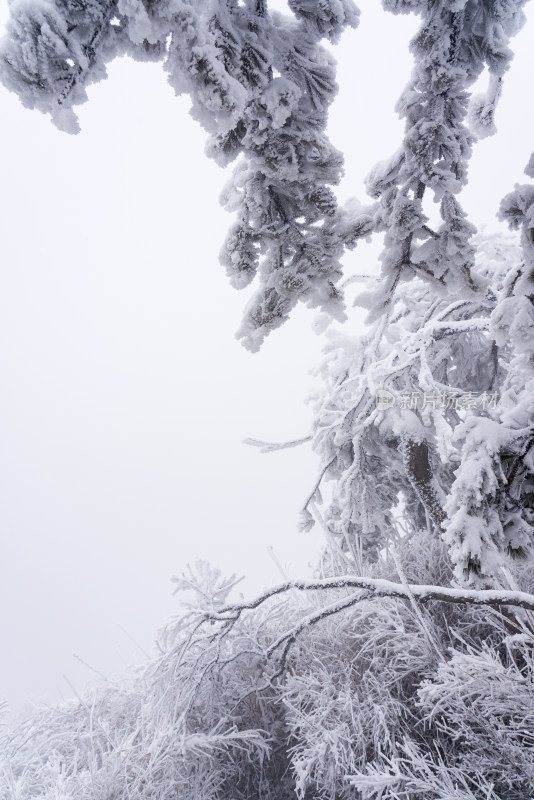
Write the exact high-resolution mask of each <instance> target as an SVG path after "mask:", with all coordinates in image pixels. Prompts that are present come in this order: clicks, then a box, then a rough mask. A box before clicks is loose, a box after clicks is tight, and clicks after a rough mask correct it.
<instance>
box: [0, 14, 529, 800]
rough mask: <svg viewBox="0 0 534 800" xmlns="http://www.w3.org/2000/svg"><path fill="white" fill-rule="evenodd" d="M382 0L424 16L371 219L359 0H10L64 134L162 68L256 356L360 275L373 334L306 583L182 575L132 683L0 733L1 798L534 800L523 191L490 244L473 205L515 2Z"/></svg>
mask: <svg viewBox="0 0 534 800" xmlns="http://www.w3.org/2000/svg"><path fill="white" fill-rule="evenodd" d="M383 5H384V7H385V9H386V10H387V11H388V12H392V13H394V14H400V13H412V14H416V15H418V16H419V17H420V28H419V31H418V33H417V34H416V36H415V37H414V39H413V41H412V44H411V49H412V53H413V58H414V68H413V73H412V77H411V79H410V81H409V83H408V85H407V87H406V89H405V90H404V92H403V93H402V96H401V97H400V99H399V103H398V106H397V110H398V113H399V114H400V116H401V117H402V118H403V119H404V120H405V132H404V137H403V140H402V142H401V143H400V147H399V149H398V150H397V152H396V153H395V154H394V155H393V156H392V157H390V158H389V159H387V160H385V161H384V162H382V163H380V164H379V165H378V166H376V167H374V168H373V169H372V170H371V172H370V174H369V177H368V180H367V188H368V193H369V195H370V200H369V201H368V203H367V204H363V203H361V202H359V201H357V200H352V201H350V202H348V203H347V204H345V205H340V204H339V203H338V201H337V199H336V194H335V191H334V188H333V187H334V186H335V184H336V183H337V182H338V181H339V178H340V176H341V171H342V157H341V155H340V154H339V153H338V152H337V151H336V150H335V149H334V147H333V146H332V145H331V143H330V142H329V140H328V138H327V136H326V133H325V128H326V122H327V113H328V106H329V104H330V103H331V101H332V99H333V97H334V95H335V92H336V84H335V64H334V61H333V59H332V56H331V55H330V50H328V49H326V48H325V46H324V45H323V44H322V43H321V41H322V40H323V39H326V40H328V41H330V42H333V43H335V42H336V41H337V39H338V38H339V36H340V35H341V33H342V31H343V29H344V28H345V27H347V26H352V27H355V26H356V25H357V22H358V17H359V12H358V11H357V9H356V7H355V6H354V5H353V4H352V2H351V0H289V2H288V7H289V8H288V11H289V12H290V13H287V14H281V13H279V12H278V11H274V10H271V9H270V8H269V3H268V1H267V0H244V1H243V2H239V1H238V0H200V1H199V2H188V1H187V0H116V1H115V0H38V1H37V0H17V2H14V3H13V4H12V6H11V21H10V23H9V27H8V35H7V36H6V38H5V39H4V40H3V43H2V45H1V48H0V76H1V77H2V80H3V82H4V83H5V84H6V85H7V86H8V87H9V88H11V89H12V90H13V91H15V92H17V93H18V95H19V97H20V98H21V100H22V102H23V103H24V104H25V105H27V106H29V107H34V108H37V109H39V110H41V111H43V112H45V113H49V114H50V115H51V117H52V119H53V121H54V122H55V123H56V124H57V125H58V126H59V127H60V128H62V129H64V130H67V131H71V132H72V131H76V130H77V122H76V117H75V114H74V110H73V108H74V107H75V106H76V104H78V103H80V102H83V101H84V100H85V99H86V93H85V87H86V86H87V85H88V84H89V83H90V82H91V81H95V80H99V79H101V78H102V77H104V76H105V65H106V63H107V62H108V61H109V60H110V59H112V58H114V57H116V56H118V55H121V54H129V55H131V56H132V57H134V58H136V59H140V60H160V61H162V62H163V65H164V68H165V70H166V71H167V73H168V77H169V81H170V83H171V85H172V86H173V88H174V89H175V91H176V92H177V93H183V92H186V93H188V94H189V95H190V97H191V98H192V103H193V105H192V114H193V116H194V117H195V118H196V119H197V120H198V121H199V122H200V124H202V125H203V126H204V128H206V130H207V131H208V133H209V135H210V138H209V141H208V145H207V153H208V155H210V156H211V157H213V158H215V159H216V160H217V161H218V163H220V164H221V165H227V164H228V163H229V162H231V161H232V160H234V159H236V158H237V159H238V161H237V165H236V167H235V169H234V173H233V178H232V180H231V181H230V183H229V185H228V186H227V187H226V189H225V192H224V197H223V201H224V205H225V206H226V208H228V210H230V211H233V212H235V214H236V221H235V223H234V224H233V226H232V228H231V229H230V232H229V234H228V237H227V240H226V243H225V245H224V247H223V250H222V254H221V261H222V263H223V265H224V267H225V268H226V270H227V272H228V275H229V278H230V280H231V282H232V284H233V285H234V286H235V287H236V288H241V287H243V286H246V285H248V284H249V283H250V282H252V281H255V282H256V292H255V294H254V295H253V297H252V299H251V300H250V301H249V303H248V305H247V307H246V309H245V314H244V318H243V322H242V324H241V327H240V329H239V336H240V338H241V339H242V340H243V342H244V344H245V345H246V346H247V347H249V348H250V349H252V350H256V349H258V347H259V346H260V345H261V343H262V341H263V339H264V337H265V336H266V335H267V334H269V333H270V332H271V331H272V330H273V329H275V328H276V327H278V326H280V325H281V324H282V323H283V322H284V321H285V320H286V319H287V317H288V315H289V313H290V312H291V310H292V309H293V308H294V306H295V305H296V303H297V302H298V301H302V302H304V303H306V304H308V305H310V306H312V307H316V308H318V309H320V310H321V311H322V312H324V314H325V315H326V316H328V317H329V318H330V319H332V320H334V321H337V322H338V323H339V322H343V320H344V319H345V318H346V310H345V297H344V295H345V294H349V293H350V292H352V291H353V289H352V288H350V287H354V285H355V282H358V281H360V282H361V281H362V280H365V282H366V285H365V287H364V288H363V290H362V291H361V292H359V293H357V294H356V308H357V311H355V312H353V313H360V314H361V313H366V315H367V317H366V318H367V327H366V331H365V333H364V334H363V335H361V336H359V337H354V336H349V335H347V334H346V333H345V332H344V331H343V330H342V328H340V327H339V325H338V326H337V327H335V326H333V328H332V330H331V331H330V332H329V334H328V344H327V349H326V355H327V357H326V360H325V363H324V365H323V366H322V367H321V369H320V375H321V377H322V381H323V383H322V389H321V390H320V391H319V392H318V393H317V398H316V405H315V413H314V425H313V431H312V433H311V435H310V437H309V438H310V439H311V441H312V446H313V449H314V450H315V452H316V453H317V455H318V458H319V460H320V466H319V474H318V479H317V483H316V485H315V486H314V487H313V488H312V490H311V492H310V495H309V497H308V499H307V500H306V502H305V505H304V509H303V520H302V524H303V526H304V527H309V526H311V525H314V524H319V525H320V526H321V527H322V529H323V530H324V533H325V537H326V547H325V552H324V556H323V558H322V561H321V563H320V565H318V569H317V578H316V579H315V580H312V581H307V582H301V583H293V584H288V585H285V586H281V587H278V588H277V589H275V590H272V591H270V592H268V593H266V594H265V595H264V596H261V597H258V598H256V599H255V600H254V601H251V602H249V603H246V602H243V603H231V602H230V603H228V602H227V600H226V596H227V594H228V592H229V591H230V589H231V587H232V580H230V581H224V580H222V579H221V578H220V576H218V575H217V574H216V573H213V572H210V571H209V570H208V569H207V568H205V567H203V568H202V569H201V574H200V575H196V574H193V573H191V574H190V575H188V576H184V577H182V578H181V579H180V580H179V588H180V589H182V590H188V591H193V594H196V595H197V596H198V597H199V598H200V602H199V603H198V604H196V605H195V604H193V606H192V607H191V611H190V613H189V614H188V615H186V616H185V617H183V618H180V619H179V620H176V621H174V622H173V623H171V624H170V625H169V627H168V628H167V630H166V632H165V634H164V636H163V638H162V640H161V642H160V654H159V656H158V657H157V658H156V659H155V660H154V661H153V662H151V663H150V664H149V665H148V666H147V667H146V669H145V670H144V671H143V672H141V673H140V674H139V676H138V678H137V679H136V680H135V681H133V682H132V683H131V685H126V684H125V685H124V686H119V687H115V686H108V685H106V686H103V687H98V688H96V689H93V690H91V691H89V692H88V693H87V694H86V695H85V696H84V697H83V698H81V699H80V701H79V702H76V703H72V704H67V705H64V706H61V707H60V708H58V709H51V710H50V709H49V710H45V711H43V712H42V713H39V714H37V715H35V716H34V717H32V718H30V719H28V720H25V721H23V722H21V723H20V725H19V726H18V727H17V728H15V730H14V731H13V732H11V733H6V735H5V736H4V739H3V749H4V751H5V756H6V758H5V762H4V764H5V765H4V767H3V768H2V769H3V772H2V773H1V778H0V780H1V781H3V783H0V787H1V790H2V792H3V793H4V795H5V796H6V798H7V797H9V798H11V797H12V798H21V800H22V798H30V797H39V798H45V797H46V798H59V797H61V798H77V800H78V798H80V799H83V798H85V797H87V798H89V797H109V798H111V797H121V798H122V797H124V798H126V797H128V798H141V797H142V798H154V799H156V798H157V799H158V800H163V798H167V797H168V798H171V797H173V798H176V797H180V798H181V797H184V798H185V797H187V798H188V800H189V798H199V800H200V798H202V799H203V800H204V799H205V800H207V799H208V798H221V800H223V799H224V800H226V799H227V800H231V799H234V800H237V798H245V797H247V798H249V797H251V796H254V797H267V798H278V797H279V798H286V797H290V796H293V795H294V794H295V793H296V795H297V797H299V798H311V797H312V796H313V797H315V796H319V797H325V798H345V797H347V798H349V797H354V796H359V797H362V798H378V799H380V798H392V799H393V798H414V800H416V799H418V798H436V799H437V798H442V800H449V798H450V799H451V800H452V798H455V800H460V798H461V799H462V800H467V799H468V798H476V799H477V800H482V798H486V799H490V798H500V800H505V798H506V800H511V799H515V798H522V799H523V800H526V799H527V798H529V797H531V796H532V788H531V787H532V780H533V777H534V738H533V735H532V730H533V721H534V720H533V717H534V683H533V677H534V662H533V630H534V627H533V625H534V622H533V619H532V612H533V611H534V595H533V594H532V592H533V589H534V571H533V543H534V540H533V534H534V344H533V343H534V335H533V334H534V187H533V186H531V185H528V184H526V185H521V186H516V187H515V189H514V190H513V191H512V192H511V193H510V194H509V195H508V196H507V197H505V198H504V200H503V202H502V205H501V210H500V215H501V218H502V220H504V221H507V222H508V223H509V226H510V227H511V229H512V233H510V234H504V233H503V234H500V235H492V236H487V235H486V236H482V235H480V234H478V233H477V231H476V230H475V228H474V226H473V225H472V224H471V222H470V221H469V220H468V219H467V216H466V214H465V212H464V210H463V209H462V206H461V203H460V200H459V193H460V192H461V190H462V188H463V187H464V186H465V184H466V182H467V175H468V164H469V158H470V155H471V152H472V149H473V147H474V146H475V145H476V141H477V138H480V137H482V136H487V135H491V134H493V133H494V132H495V124H494V116H495V110H496V107H497V104H498V101H499V98H500V96H501V93H502V91H503V82H504V78H505V73H506V72H507V70H508V69H509V68H510V65H511V61H512V51H511V49H510V43H511V40H512V39H513V36H514V34H515V33H516V32H517V31H518V30H519V29H520V28H521V26H522V25H523V23H524V16H523V12H522V7H523V5H524V0H454V2H446V1H445V0H383ZM482 75H486V76H487V81H488V88H487V92H486V94H485V95H483V96H481V95H473V91H474V86H475V83H476V82H477V81H478V79H479V78H480V77H481V76H482ZM526 173H527V175H528V176H529V177H530V178H534V156H533V157H532V158H531V160H530V162H529V164H528V166H527V169H526ZM432 201H433V202H434V203H436V204H437V206H438V208H439V214H438V215H436V214H434V215H432V214H431V212H430V203H431V202H432ZM436 216H438V220H437V222H434V221H432V220H433V218H434V217H436ZM514 231H519V232H520V235H519V236H517V233H514ZM370 236H375V237H381V239H382V242H383V249H382V254H381V257H380V261H379V264H378V265H377V268H376V269H373V265H369V264H362V265H361V274H356V275H354V276H349V278H348V279H347V280H342V278H343V274H342V257H343V254H344V253H345V251H346V250H347V249H351V248H354V247H355V246H356V245H357V244H358V242H359V241H360V240H361V239H365V238H368V237H370ZM369 273H370V277H369ZM362 310H363V311H362ZM280 335H281V334H280ZM255 443H256V444H260V445H261V444H262V443H258V442H255ZM290 444H293V443H290ZM272 447H273V446H271V445H264V449H267V450H269V449H271V448H272Z"/></svg>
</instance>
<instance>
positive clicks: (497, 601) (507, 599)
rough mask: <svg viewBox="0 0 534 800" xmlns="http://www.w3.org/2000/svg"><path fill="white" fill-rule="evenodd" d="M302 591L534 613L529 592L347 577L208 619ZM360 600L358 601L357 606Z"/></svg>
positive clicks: (263, 597) (273, 592) (280, 589)
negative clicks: (337, 591)
mask: <svg viewBox="0 0 534 800" xmlns="http://www.w3.org/2000/svg"><path fill="white" fill-rule="evenodd" d="M294 589H298V590H299V591H302V592H307V591H313V590H315V591H324V590H325V589H365V590H368V591H369V592H370V595H369V596H370V597H371V598H375V597H400V598H402V599H403V600H410V599H411V598H410V595H412V596H413V597H415V598H416V599H417V600H419V601H420V602H422V603H426V602H428V601H429V600H437V601H439V602H443V603H468V604H470V605H477V606H486V607H492V606H495V605H503V606H515V607H516V608H523V609H525V610H526V611H534V594H529V593H527V592H514V591H508V590H505V589H458V588H454V587H446V586H432V585H426V584H409V585H408V586H403V585H402V584H400V583H394V582H393V581H387V580H384V579H381V578H363V577H358V576H354V575H344V576H341V577H339V578H318V579H317V580H310V581H289V582H288V583H283V584H280V585H279V586H274V587H273V588H272V589H269V590H267V591H266V592H263V593H262V594H260V595H258V597H256V598H255V599H254V600H250V601H248V602H244V603H236V604H234V605H229V606H226V607H225V608H222V609H220V610H219V611H213V612H209V613H208V614H207V615H206V618H207V619H214V620H218V619H223V620H227V619H228V618H229V617H228V616H225V617H223V616H222V615H223V614H225V615H233V616H234V617H235V618H236V619H237V618H239V617H240V616H241V614H242V613H243V611H250V610H253V609H255V608H258V606H260V605H262V603H265V602H266V601H267V600H269V599H270V598H272V597H276V596H277V595H279V594H284V593H286V592H290V591H292V590H294ZM358 598H359V596H358V597H354V598H353V601H354V602H356V601H357V600H358Z"/></svg>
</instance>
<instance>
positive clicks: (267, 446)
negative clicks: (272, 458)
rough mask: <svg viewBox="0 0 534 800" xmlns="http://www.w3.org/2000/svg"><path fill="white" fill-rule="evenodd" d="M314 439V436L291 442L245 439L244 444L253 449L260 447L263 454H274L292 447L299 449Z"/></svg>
mask: <svg viewBox="0 0 534 800" xmlns="http://www.w3.org/2000/svg"><path fill="white" fill-rule="evenodd" d="M312 439H313V436H312V434H311V433H310V434H309V435H308V436H303V438H302V439H292V440H291V441H289V442H263V441H261V439H243V444H249V445H250V446H251V447H259V448H260V452H261V453H274V452H275V451H276V450H287V449H288V448H290V447H298V446H299V445H301V444H305V443H306V442H311V440H312Z"/></svg>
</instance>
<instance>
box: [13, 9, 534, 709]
mask: <svg viewBox="0 0 534 800" xmlns="http://www.w3.org/2000/svg"><path fill="white" fill-rule="evenodd" d="M273 5H276V6H280V7H282V6H283V5H284V4H283V2H282V1H281V0H280V1H279V2H277V3H276V4H273ZM359 6H360V8H361V9H362V20H361V24H360V27H359V29H358V30H356V31H348V32H347V33H346V34H345V35H344V37H343V39H342V43H341V45H339V46H338V47H336V48H335V52H336V56H337V58H338V61H339V72H338V81H339V84H340V92H339V95H338V98H337V99H336V101H335V103H334V105H333V108H332V112H331V126H330V134H331V138H332V140H333V143H334V145H335V146H336V147H338V148H339V149H340V150H342V151H343V152H344V153H345V157H346V177H345V179H344V181H343V184H342V185H341V187H340V191H339V194H340V197H341V198H342V199H344V198H346V197H349V196H351V195H356V196H358V197H359V198H360V199H362V200H364V199H365V194H364V188H363V183H362V180H363V178H364V176H365V175H366V174H367V173H368V172H369V170H370V169H371V167H372V166H373V165H374V164H375V162H376V161H378V160H383V159H385V158H388V157H389V156H390V155H391V153H392V152H393V151H394V150H395V149H396V148H397V147H398V146H399V144H400V141H401V137H402V130H403V125H402V123H401V122H400V121H399V120H398V119H397V117H396V115H395V112H394V105H395V102H396V100H397V98H398V96H399V95H400V92H401V91H402V88H403V86H404V85H405V83H406V82H407V80H408V78H409V73H410V69H411V57H410V54H409V52H408V48H407V43H408V41H409V39H410V37H411V35H413V33H414V31H415V29H416V20H415V19H414V18H412V17H393V16H391V15H386V14H384V13H383V12H382V11H381V9H380V7H379V4H378V3H377V2H376V0H363V1H362V2H360V3H359ZM6 19H7V4H6V2H5V0H0V26H1V28H2V30H3V27H4V24H5V21H6ZM531 43H532V28H531V27H529V26H528V23H527V26H525V28H524V29H523V31H522V33H521V34H520V35H519V36H518V37H517V38H516V40H515V42H514V43H513V44H512V47H513V49H514V50H515V52H516V60H515V61H514V63H513V66H512V70H511V72H510V74H509V75H508V77H507V78H506V79H505V85H504V93H503V98H502V100H501V105H500V108H499V111H498V116H497V125H498V128H499V133H498V135H497V136H496V137H493V138H492V139H489V140H486V141H483V142H480V143H479V144H477V145H476V148H475V156H474V158H473V163H472V167H471V173H470V174H471V185H470V187H469V189H468V190H466V192H465V193H464V196H463V198H462V200H463V202H464V205H465V207H466V209H467V210H468V211H469V212H470V213H471V215H472V217H471V218H472V221H473V222H474V223H475V224H477V225H479V226H480V225H482V224H483V223H485V222H486V223H488V222H491V219H492V218H493V215H494V213H495V211H496V209H497V207H498V203H499V200H500V198H501V197H502V196H503V195H504V194H505V193H507V192H508V191H510V190H511V189H512V188H513V184H514V183H515V182H516V181H519V182H522V181H523V180H526V178H525V177H524V176H523V175H522V170H523V168H524V166H525V165H526V163H527V161H528V158H529V155H530V152H531V150H532V148H533V147H534V137H533V136H532V130H533V122H534V112H533V110H532V102H531V91H530V86H529V84H530V77H531V75H532V74H533V72H532V70H533V66H534V55H533V53H532V51H533V48H532V44H531ZM108 72H109V78H108V80H107V81H104V82H102V83H100V84H96V85H93V86H91V87H89V90H88V94H89V103H87V104H86V105H84V106H81V107H79V108H78V113H79V116H80V122H81V128H82V132H81V133H80V134H79V135H78V136H68V135H67V134H64V133H61V132H59V131H57V130H56V129H55V128H54V127H53V126H52V124H51V123H50V122H49V120H48V119H46V118H45V117H43V116H42V115H41V114H39V113H38V112H30V111H27V110H25V109H24V108H23V107H22V106H21V105H20V103H19V102H18V100H17V99H16V98H15V96H14V95H10V94H9V93H8V92H7V91H6V90H5V89H3V88H1V87H0V115H1V116H0V119H1V129H0V130H1V134H0V135H1V142H2V148H1V158H0V186H1V192H0V243H1V244H0V387H1V388H0V536H1V545H2V551H1V558H0V615H1V625H0V631H1V642H2V651H1V655H2V658H1V665H2V666H1V672H0V675H1V684H0V699H1V698H5V699H7V700H8V702H9V704H10V706H11V708H12V710H13V711H18V710H19V709H20V708H21V707H22V706H23V704H24V702H26V701H27V699H28V698H32V697H33V698H45V699H47V700H48V701H51V702H55V701H57V700H59V699H60V698H61V696H62V695H64V696H70V695H71V691H72V689H71V686H70V684H72V685H73V686H75V687H76V688H77V690H81V688H82V687H83V685H84V683H86V682H87V681H88V680H91V679H92V678H93V677H94V675H93V673H92V671H91V670H90V669H89V668H88V667H86V666H84V665H83V664H81V663H80V661H78V660H77V659H76V658H74V657H73V654H74V653H76V654H78V655H79V656H80V657H81V658H82V659H83V660H85V661H86V662H88V663H89V664H90V665H92V667H94V668H95V669H97V670H99V671H101V672H102V673H104V674H105V675H107V676H108V677H110V678H113V677H116V676H120V675H121V674H124V673H125V671H126V670H127V665H129V664H135V663H138V662H140V661H142V660H143V659H144V656H143V653H142V650H145V651H147V652H150V649H151V646H152V642H153V641H154V638H155V635H156V629H157V628H158V627H160V626H162V625H163V624H164V623H165V622H166V621H167V620H168V619H169V618H170V617H171V616H172V614H174V613H176V612H177V611H178V601H177V599H176V598H175V597H173V596H172V588H173V587H172V584H171V583H170V580H169V579H170V577H171V576H172V575H173V574H179V573H181V572H182V571H183V569H184V568H185V566H186V564H187V563H188V562H190V563H193V562H194V561H195V559H196V558H198V557H201V558H207V559H209V560H210V561H211V562H212V563H213V565H215V566H219V567H220V568H221V569H222V570H223V572H225V573H233V572H235V573H237V574H238V575H240V574H244V575H246V576H247V578H246V580H245V581H243V583H242V584H241V585H240V590H241V591H243V592H244V593H245V594H248V595H251V594H253V593H256V592H257V591H259V590H260V589H261V588H262V587H264V586H266V585H269V584H272V583H275V582H278V581H280V580H281V579H282V574H281V572H280V570H279V569H278V568H277V566H276V564H275V563H274V560H273V559H272V558H271V556H270V555H269V552H268V548H269V547H272V548H273V551H274V553H275V556H276V558H277V560H278V562H279V563H280V565H281V567H282V572H283V573H285V574H288V575H289V576H293V577H295V576H302V575H305V574H309V572H310V564H311V565H313V563H314V561H316V559H317V555H318V552H319V547H320V542H321V537H320V532H317V533H315V532H313V531H312V532H311V533H306V534H305V533H299V532H298V531H297V521H298V512H299V509H300V508H301V506H302V504H303V502H304V500H305V498H306V497H307V495H308V493H309V491H310V489H311V487H312V486H313V481H314V478H315V475H316V472H317V469H318V464H317V461H316V458H315V456H314V455H313V453H311V450H310V448H309V446H308V445H306V446H303V447H301V448H298V449H294V450H286V451H282V452H279V453H274V454H270V455H261V454H260V453H259V452H258V451H257V450H255V449H253V448H250V447H247V446H246V445H244V444H242V440H243V439H244V438H246V437H248V436H251V437H255V438H260V439H266V440H274V441H284V440H285V439H290V438H295V437H300V436H304V435H306V434H307V433H308V430H309V427H310V417H311V411H310V408H309V406H306V405H305V404H304V402H303V401H304V398H305V397H306V395H307V394H308V393H309V391H310V390H311V389H313V388H314V386H315V387H316V388H317V387H318V384H317V383H316V382H315V380H314V378H313V377H311V376H310V375H309V371H310V369H312V368H313V367H314V366H316V365H317V364H318V363H319V361H320V360H321V348H322V345H323V341H322V340H321V339H320V338H318V337H317V336H315V334H314V333H313V332H312V329H311V323H312V322H313V319H314V316H315V315H314V313H311V312H308V311H306V310H304V309H299V310H298V312H297V313H295V314H294V315H293V319H292V320H291V321H290V322H289V323H288V324H286V325H285V326H284V327H283V328H282V329H280V330H278V331H276V332H274V333H273V334H272V335H271V336H270V337H269V338H268V340H267V342H266V343H265V345H264V347H263V349H262V351H261V352H260V353H259V354H254V355H251V354H250V353H248V352H246V351H245V350H244V349H243V348H242V346H241V345H240V344H239V343H238V342H237V341H236V340H235V338H234V332H235V330H236V329H237V327H238V324H239V321H240V315H241V310H242V308H243V307H244V305H245V302H246V298H247V293H246V292H244V293H239V292H236V291H235V290H233V289H232V288H231V287H230V286H229V284H228V282H227V279H226V276H225V274H224V270H223V269H222V268H221V267H220V265H219V264H218V260H217V259H218V252H219V249H220V247H221V245H222V242H223V240H224V236H225V233H226V230H227V228H228V226H229V225H230V223H231V221H232V217H231V215H228V214H226V213H225V212H223V211H222V210H221V209H220V208H219V205H218V195H219V193H220V192H221V190H222V187H223V185H224V183H225V181H226V180H227V178H228V177H229V175H230V171H231V167H230V170H229V171H227V172H226V174H225V172H224V171H222V170H220V169H219V168H218V167H217V166H216V165H215V164H214V163H213V162H210V161H209V160H208V159H207V158H206V157H205V156H204V153H203V148H204V142H205V139H206V135H205V133H204V132H203V131H202V129H201V128H200V127H199V126H198V125H197V123H195V122H194V121H193V120H192V119H191V118H190V117H189V116H188V114H187V110H188V108H189V101H188V100H187V98H176V97H174V95H173V92H172V90H171V89H170V88H169V87H168V85H167V84H166V80H165V75H164V73H163V71H162V69H161V66H159V65H154V64H137V63H134V62H132V61H129V60H125V59H123V60H119V61H116V62H113V63H112V64H111V65H110V66H109V70H108ZM376 252H377V250H376V247H375V248H371V247H367V246H363V247H359V248H358V249H357V251H356V252H355V253H354V254H350V255H349V257H348V258H347V269H348V271H349V272H350V270H351V269H353V268H356V266H357V267H358V268H359V269H362V270H365V269H368V268H369V267H368V266H366V265H368V264H371V263H372V262H373V260H374V258H375V256H376ZM360 313H361V312H360V311H358V310H355V311H354V312H353V316H354V319H355V322H353V323H352V326H353V327H354V325H355V324H356V325H358V324H359V322H360V320H359V319H358V318H357V317H358V315H359V314H360ZM130 637H131V638H130ZM132 639H133V640H135V641H136V642H137V643H138V645H139V646H136V645H135V644H134V643H133V641H132ZM65 676H66V677H65Z"/></svg>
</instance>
